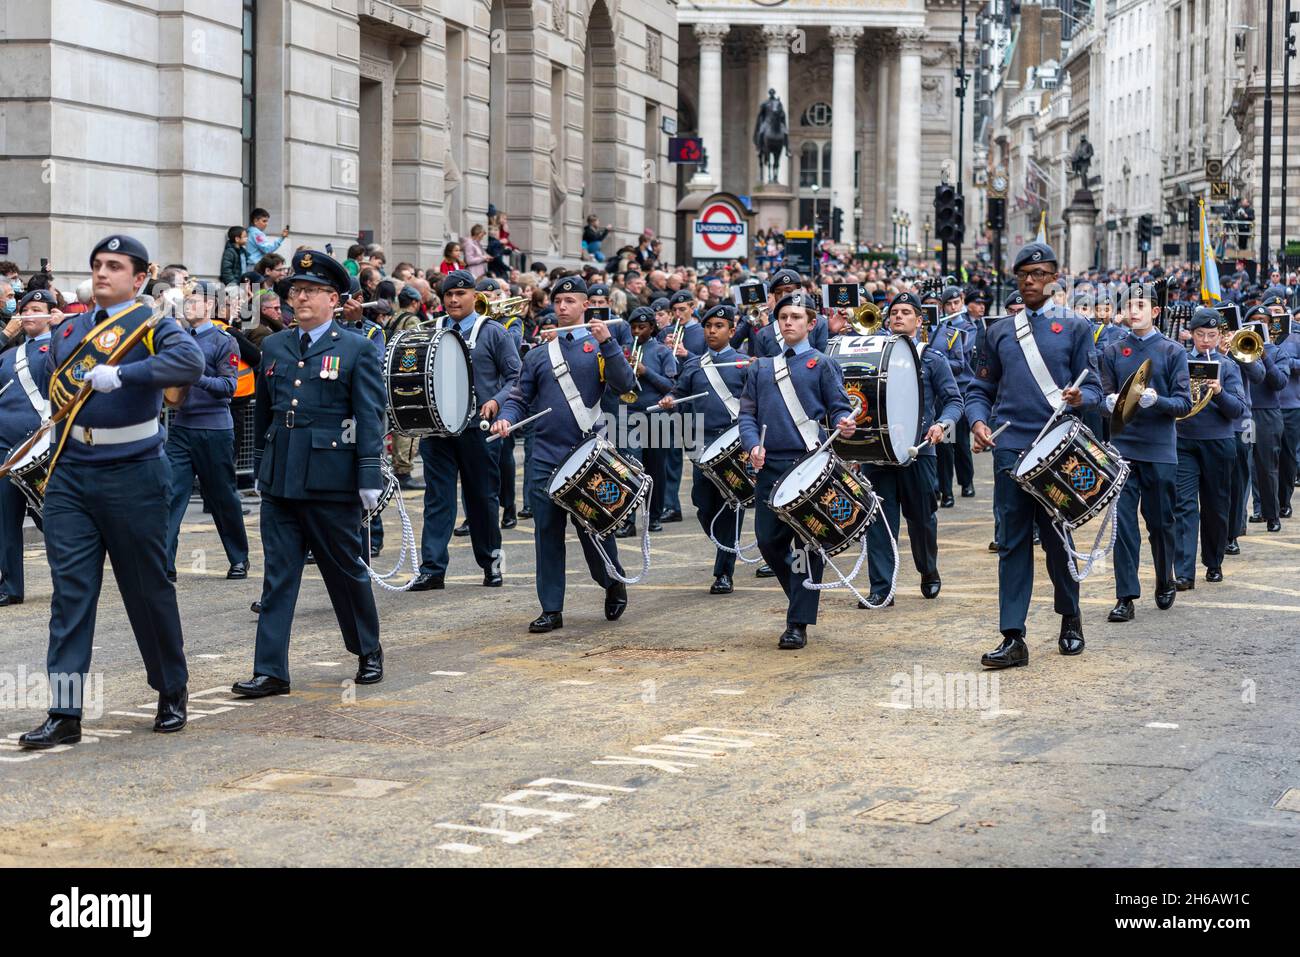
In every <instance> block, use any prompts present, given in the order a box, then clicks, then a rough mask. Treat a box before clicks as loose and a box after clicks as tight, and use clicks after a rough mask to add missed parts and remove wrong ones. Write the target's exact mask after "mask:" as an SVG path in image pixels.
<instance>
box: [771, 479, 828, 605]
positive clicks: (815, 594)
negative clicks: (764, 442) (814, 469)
mask: <svg viewBox="0 0 1300 957" xmlns="http://www.w3.org/2000/svg"><path fill="white" fill-rule="evenodd" d="M796 461H798V460H797V459H795V458H786V459H773V458H769V459H768V460H767V461H766V462H764V463H763V468H762V469H760V470H759V473H758V489H757V497H756V498H755V500H754V531H755V533H756V534H757V535H758V549H759V551H760V552H762V554H763V561H765V562H767V564H768V565H769V566H771V568H772V571H774V572H776V578H777V581H779V582H780V583H781V588H782V590H784V591H785V597H786V600H787V607H786V613H785V621H786V624H787V625H815V624H817V605H818V603H819V602H820V601H821V592H820V591H817V590H816V589H812V588H804V587H803V583H804V582H806V581H809V580H811V581H813V582H816V583H818V584H820V583H821V580H822V567H823V564H824V563H823V562H822V559H821V556H820V555H819V554H817V552H815V551H813V550H812V549H804V548H803V547H802V542H800V548H799V551H798V553H797V554H796V552H795V551H794V550H793V549H792V548H791V546H792V545H794V544H795V535H794V529H792V528H791V527H790V526H789V525H787V524H786V523H785V522H784V521H782V520H781V518H780V517H778V516H777V514H776V512H774V511H772V510H771V509H770V508H768V506H767V500H768V499H770V498H771V497H772V489H773V488H775V487H776V483H777V482H779V481H780V480H781V476H783V475H784V474H785V473H786V472H788V471H789V470H790V467H791V466H792V465H794V463H795V462H796Z"/></svg>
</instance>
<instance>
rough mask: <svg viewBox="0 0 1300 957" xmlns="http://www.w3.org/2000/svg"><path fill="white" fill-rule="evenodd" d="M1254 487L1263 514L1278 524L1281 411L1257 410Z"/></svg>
mask: <svg viewBox="0 0 1300 957" xmlns="http://www.w3.org/2000/svg"><path fill="white" fill-rule="evenodd" d="M1251 417H1252V418H1253V419H1254V420H1255V448H1254V451H1253V453H1252V458H1253V459H1254V461H1255V484H1256V486H1258V488H1259V510H1260V514H1262V515H1263V516H1264V518H1265V519H1267V520H1268V521H1270V522H1275V521H1277V518H1278V511H1279V509H1280V507H1281V496H1280V495H1279V494H1278V481H1277V480H1278V472H1279V470H1280V468H1281V458H1282V431H1283V428H1282V410H1281V409H1255V410H1254V411H1253V412H1252V413H1251Z"/></svg>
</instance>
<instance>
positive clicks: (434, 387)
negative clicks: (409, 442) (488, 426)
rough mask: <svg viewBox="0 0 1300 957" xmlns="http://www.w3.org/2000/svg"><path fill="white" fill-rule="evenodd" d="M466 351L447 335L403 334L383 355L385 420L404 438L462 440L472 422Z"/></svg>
mask: <svg viewBox="0 0 1300 957" xmlns="http://www.w3.org/2000/svg"><path fill="white" fill-rule="evenodd" d="M473 384H474V374H473V371H472V367H471V365H470V356H469V348H468V347H467V346H466V345H465V341H464V340H463V339H461V337H460V335H459V334H458V333H456V332H454V331H452V330H450V329H438V330H430V329H404V330H402V331H401V332H399V333H397V334H396V335H395V336H393V338H392V341H391V342H389V343H388V350H387V352H386V353H385V355H384V390H385V392H386V393H387V405H388V420H389V422H391V423H392V426H393V429H394V430H396V431H397V432H400V433H401V434H402V435H414V436H425V435H437V436H444V437H445V436H450V435H460V434H461V433H462V432H464V431H465V429H466V427H467V426H468V425H469V424H470V422H471V421H472V420H473V418H474V413H475V411H476V407H475V405H474V386H473Z"/></svg>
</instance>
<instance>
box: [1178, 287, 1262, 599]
mask: <svg viewBox="0 0 1300 957" xmlns="http://www.w3.org/2000/svg"><path fill="white" fill-rule="evenodd" d="M1218 323H1219V314H1218V313H1217V312H1215V311H1214V310H1213V309H1207V308H1205V307H1201V308H1198V309H1197V310H1196V312H1195V313H1193V315H1192V320H1191V323H1190V328H1191V329H1192V330H1196V329H1204V328H1214V327H1216V326H1217V325H1218ZM1189 360H1190V361H1193V362H1196V361H1200V362H1217V363H1218V364H1219V383H1220V384H1221V385H1222V390H1221V391H1220V392H1219V394H1218V395H1216V396H1214V398H1212V399H1211V400H1210V402H1209V404H1208V405H1207V406H1205V407H1204V408H1203V409H1202V410H1201V411H1200V412H1198V413H1196V415H1194V416H1192V417H1191V418H1189V419H1185V420H1183V421H1182V422H1179V423H1178V475H1177V492H1176V501H1175V504H1174V516H1175V522H1176V525H1177V528H1176V531H1175V543H1174V575H1175V576H1176V578H1177V582H1178V586H1179V587H1184V588H1186V587H1191V586H1192V584H1193V583H1194V582H1195V581H1196V538H1197V532H1198V526H1199V532H1200V538H1201V562H1202V563H1203V564H1204V565H1205V567H1206V569H1207V580H1209V581H1219V580H1220V579H1221V578H1222V576H1223V571H1222V567H1223V556H1224V552H1225V549H1226V548H1227V545H1228V539H1229V538H1233V537H1235V531H1234V529H1235V526H1233V524H1232V522H1231V521H1230V514H1231V508H1232V472H1233V469H1234V468H1235V467H1236V464H1237V438H1236V433H1235V431H1234V430H1235V427H1236V424H1237V422H1238V421H1240V420H1241V417H1242V416H1243V415H1244V414H1245V413H1246V412H1247V411H1248V409H1249V407H1248V406H1247V405H1246V386H1245V383H1244V382H1243V381H1242V378H1241V370H1240V369H1239V368H1238V367H1237V364H1236V363H1235V362H1233V361H1232V360H1231V359H1229V358H1227V357H1225V356H1224V355H1222V354H1221V353H1220V352H1218V350H1211V351H1210V352H1209V353H1208V354H1203V353H1200V352H1197V351H1193V352H1192V353H1191V355H1190V356H1189Z"/></svg>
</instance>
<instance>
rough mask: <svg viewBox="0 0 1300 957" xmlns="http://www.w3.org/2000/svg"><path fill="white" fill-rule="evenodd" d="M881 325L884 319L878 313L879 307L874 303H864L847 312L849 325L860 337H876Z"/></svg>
mask: <svg viewBox="0 0 1300 957" xmlns="http://www.w3.org/2000/svg"><path fill="white" fill-rule="evenodd" d="M883 323H884V317H883V316H882V315H881V313H880V307H879V306H877V305H876V304H875V303H874V302H864V303H863V304H862V305H860V306H858V307H857V308H856V309H852V310H850V311H849V325H850V326H852V327H853V331H854V332H856V333H857V334H858V335H860V336H874V335H877V334H878V333H879V332H880V327H881V325H882V324H883Z"/></svg>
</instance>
